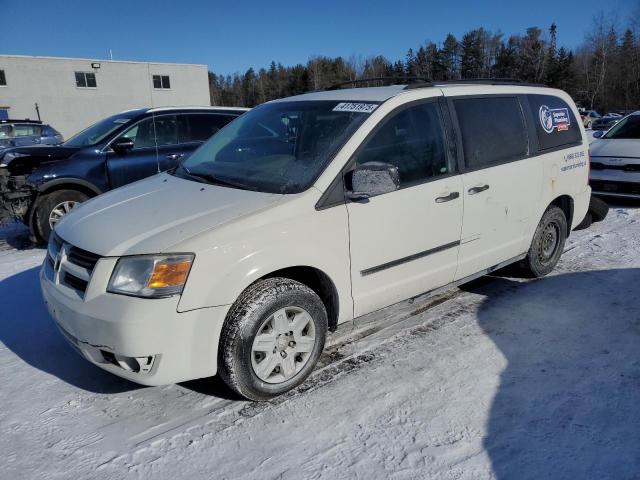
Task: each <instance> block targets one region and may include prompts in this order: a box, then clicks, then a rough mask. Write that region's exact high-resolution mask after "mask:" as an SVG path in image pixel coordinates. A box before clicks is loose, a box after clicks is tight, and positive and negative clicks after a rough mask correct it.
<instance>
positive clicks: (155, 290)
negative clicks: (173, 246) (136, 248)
mask: <svg viewBox="0 0 640 480" xmlns="http://www.w3.org/2000/svg"><path fill="white" fill-rule="evenodd" d="M193 257H194V256H193V254H175V255H139V256H132V257H122V258H121V259H120V260H118V263H117V264H116V268H114V269H113V273H112V274H111V280H109V286H108V287H107V291H108V292H110V293H119V294H122V295H131V296H134V297H145V298H161V297H170V296H172V295H178V294H180V293H182V289H183V288H184V284H185V282H186V281H187V276H188V275H189V270H190V269H191V264H192V263H193Z"/></svg>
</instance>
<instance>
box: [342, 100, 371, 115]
mask: <svg viewBox="0 0 640 480" xmlns="http://www.w3.org/2000/svg"><path fill="white" fill-rule="evenodd" d="M376 108H378V105H376V104H375V103H345V102H342V103H339V104H338V105H336V106H335V107H334V109H333V111H334V112H357V113H371V112H373V111H374V110H375V109H376Z"/></svg>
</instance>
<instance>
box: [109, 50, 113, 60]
mask: <svg viewBox="0 0 640 480" xmlns="http://www.w3.org/2000/svg"><path fill="white" fill-rule="evenodd" d="M109 60H113V52H112V51H111V49H109Z"/></svg>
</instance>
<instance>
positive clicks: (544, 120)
mask: <svg viewBox="0 0 640 480" xmlns="http://www.w3.org/2000/svg"><path fill="white" fill-rule="evenodd" d="M540 123H541V124H542V128H543V129H544V131H545V132H547V133H551V132H553V130H554V129H557V130H558V131H559V132H563V131H566V130H569V125H571V120H570V117H569V109H568V108H549V107H547V106H546V105H542V106H541V107H540Z"/></svg>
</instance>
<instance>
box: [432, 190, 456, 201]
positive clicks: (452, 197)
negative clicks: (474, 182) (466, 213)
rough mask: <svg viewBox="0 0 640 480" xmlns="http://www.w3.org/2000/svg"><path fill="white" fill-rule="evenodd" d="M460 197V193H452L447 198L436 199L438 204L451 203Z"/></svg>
mask: <svg viewBox="0 0 640 480" xmlns="http://www.w3.org/2000/svg"><path fill="white" fill-rule="evenodd" d="M459 196H460V193H459V192H451V193H450V194H449V195H447V196H446V197H437V198H436V203H444V202H450V201H451V200H455V199H456V198H458V197H459Z"/></svg>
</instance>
